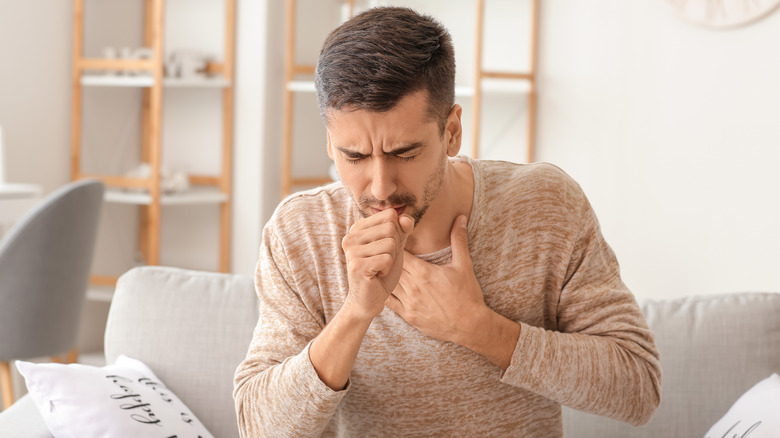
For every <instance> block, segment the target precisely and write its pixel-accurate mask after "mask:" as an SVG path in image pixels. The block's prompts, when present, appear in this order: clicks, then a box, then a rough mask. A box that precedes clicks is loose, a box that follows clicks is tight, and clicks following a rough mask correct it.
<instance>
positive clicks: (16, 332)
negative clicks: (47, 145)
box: [0, 180, 103, 408]
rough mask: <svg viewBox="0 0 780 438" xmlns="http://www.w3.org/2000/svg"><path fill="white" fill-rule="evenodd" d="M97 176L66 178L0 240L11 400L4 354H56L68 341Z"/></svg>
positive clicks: (91, 234) (91, 232) (2, 347)
mask: <svg viewBox="0 0 780 438" xmlns="http://www.w3.org/2000/svg"><path fill="white" fill-rule="evenodd" d="M102 202H103V183H101V182H99V181H95V180H82V181H77V182H73V183H70V184H67V185H65V186H63V187H61V188H60V189H58V190H56V191H55V192H53V193H51V194H50V195H49V196H47V197H46V198H44V199H43V200H42V201H41V202H40V203H39V204H38V205H36V206H35V207H34V208H33V209H32V210H31V211H29V212H28V213H27V214H26V215H25V216H24V217H23V218H21V219H20V220H19V221H18V222H17V223H16V224H15V225H14V226H13V227H12V228H11V229H10V230H9V231H8V233H7V234H6V235H5V236H3V238H2V240H0V302H1V303H2V305H0V336H1V337H0V384H1V385H2V390H3V391H2V392H3V400H4V403H3V406H4V408H7V407H8V406H10V405H11V404H12V403H13V400H14V399H13V390H12V385H11V384H12V381H11V369H10V365H9V361H10V360H12V359H29V358H34V357H44V356H57V355H61V354H63V353H66V352H68V351H70V350H71V349H72V348H73V347H74V345H75V342H76V335H77V330H78V327H79V319H80V317H81V308H82V306H83V304H84V299H85V296H86V290H87V283H88V281H89V271H90V266H91V264H92V252H93V248H94V246H95V237H96V234H97V226H98V219H99V216H100V207H101V205H102Z"/></svg>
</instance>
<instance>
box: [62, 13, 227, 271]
mask: <svg viewBox="0 0 780 438" xmlns="http://www.w3.org/2000/svg"><path fill="white" fill-rule="evenodd" d="M139 1H140V0H139ZM223 1H224V5H225V27H224V29H225V38H224V52H223V60H222V62H211V63H209V65H208V66H207V72H208V73H209V77H204V78H194V79H179V78H166V77H165V76H164V61H163V60H164V54H165V51H164V48H165V44H164V41H163V39H164V34H165V32H164V26H165V19H164V11H165V7H164V6H165V5H164V0H143V2H144V38H143V42H144V46H145V47H148V48H151V49H152V53H153V55H152V56H151V58H150V59H142V60H122V59H96V58H87V57H85V56H84V49H83V47H84V0H74V8H73V9H74V17H73V20H74V26H73V70H72V112H71V113H72V121H71V124H72V125H71V179H72V180H77V179H81V178H98V179H100V180H102V181H103V182H104V183H105V184H106V185H107V186H108V187H109V189H108V190H107V191H106V195H105V201H106V202H109V203H121V204H134V205H138V206H139V215H140V217H139V224H140V225H139V239H138V249H139V251H140V253H141V254H142V255H143V259H144V262H145V263H147V264H149V265H157V264H159V261H160V220H161V214H162V212H161V207H162V206H164V205H197V204H215V205H218V206H219V210H220V212H219V218H220V219H219V221H220V225H219V242H220V243H219V270H220V271H222V272H228V271H229V270H230V217H231V190H232V187H231V180H232V155H233V98H234V97H233V72H234V57H235V15H236V0H223ZM101 70H103V71H104V70H112V71H119V72H129V71H133V72H139V71H140V72H142V74H140V75H105V74H95V73H94V72H95V71H101ZM83 87H138V88H141V89H142V105H141V106H142V107H141V145H140V152H141V153H140V158H141V161H142V162H146V163H149V165H150V167H151V169H152V171H151V177H150V178H148V179H141V178H127V177H124V176H117V175H95V174H87V173H84V172H83V171H82V168H81V157H82V138H81V137H82V131H81V130H82V113H83V112H82V93H83ZM170 87H189V88H218V89H221V93H222V109H221V113H222V138H221V146H220V147H221V158H222V165H221V170H220V172H219V174H218V175H190V176H189V180H190V184H191V185H192V186H196V187H194V188H193V189H192V190H190V191H188V192H185V193H180V194H176V195H165V194H163V193H162V191H161V188H160V182H161V181H160V168H161V156H162V147H161V144H162V132H163V126H162V113H163V91H164V89H165V88H170ZM115 282H116V278H113V277H110V276H101V275H93V277H92V284H93V285H99V286H111V285H113V284H114V283H115Z"/></svg>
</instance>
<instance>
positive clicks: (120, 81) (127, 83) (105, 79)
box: [81, 75, 230, 88]
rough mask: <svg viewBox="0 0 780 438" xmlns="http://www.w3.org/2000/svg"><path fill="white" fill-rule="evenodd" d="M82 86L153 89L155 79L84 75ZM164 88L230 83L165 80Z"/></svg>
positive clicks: (217, 79) (215, 79) (216, 79)
mask: <svg viewBox="0 0 780 438" xmlns="http://www.w3.org/2000/svg"><path fill="white" fill-rule="evenodd" d="M81 85H85V86H92V87H151V86H152V85H154V78H153V77H152V76H148V75H138V76H120V75H84V76H82V77H81ZM163 86H165V87H166V88H168V87H179V88H226V87H229V86H230V81H228V80H227V79H225V78H223V77H213V78H205V77H196V78H165V79H163Z"/></svg>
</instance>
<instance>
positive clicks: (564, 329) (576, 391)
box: [501, 194, 661, 425]
mask: <svg viewBox="0 0 780 438" xmlns="http://www.w3.org/2000/svg"><path fill="white" fill-rule="evenodd" d="M582 201H583V202H582V204H581V215H580V222H579V229H578V230H577V232H576V234H574V235H576V236H577V237H576V242H575V243H574V245H573V250H572V253H571V257H570V259H569V263H568V266H567V268H566V274H565V278H564V279H563V281H562V285H563V286H562V288H561V290H560V297H559V300H558V308H557V313H556V316H557V326H558V327H557V330H555V331H552V330H545V329H544V328H541V327H535V326H531V325H528V324H523V323H521V334H520V337H519V339H518V341H517V344H516V346H515V350H514V353H513V356H512V360H511V363H510V366H509V368H508V369H507V370H506V372H505V373H504V375H503V376H502V378H501V380H502V382H505V383H508V384H511V385H515V386H518V387H521V388H524V389H527V390H529V391H532V392H534V393H537V394H540V395H543V396H545V397H547V398H549V399H551V400H554V401H556V402H558V403H560V404H562V405H565V406H569V407H571V408H574V409H578V410H582V411H586V412H590V413H594V414H597V415H603V416H607V417H610V418H613V419H616V420H620V421H624V422H627V423H630V424H632V425H641V424H644V423H647V422H648V421H649V420H650V418H651V417H652V415H653V413H654V412H655V410H656V408H657V407H658V405H659V403H660V399H661V366H660V363H659V353H658V350H657V348H656V346H655V341H654V337H653V334H652V333H651V332H650V330H649V328H648V326H647V322H646V321H645V319H644V316H643V315H642V312H641V310H640V308H639V306H638V305H637V303H636V300H635V299H634V296H633V294H632V293H631V292H630V291H629V290H628V288H627V287H626V286H625V285H624V284H623V282H622V280H621V279H620V272H619V266H618V262H617V259H616V258H615V255H614V253H613V251H612V249H611V248H610V247H609V246H608V245H607V243H606V242H605V240H604V237H603V236H602V234H601V231H600V228H599V224H598V221H597V219H596V215H595V213H594V212H593V209H592V208H591V206H590V204H589V202H588V201H587V198H585V196H584V194H583V195H582Z"/></svg>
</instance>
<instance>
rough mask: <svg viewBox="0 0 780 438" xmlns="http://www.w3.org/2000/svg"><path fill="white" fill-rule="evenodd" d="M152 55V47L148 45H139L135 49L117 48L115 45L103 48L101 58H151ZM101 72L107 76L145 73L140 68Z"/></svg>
mask: <svg viewBox="0 0 780 438" xmlns="http://www.w3.org/2000/svg"><path fill="white" fill-rule="evenodd" d="M153 56H154V49H152V48H150V47H139V48H136V49H132V48H130V47H122V48H119V49H117V48H116V47H110V46H108V47H104V48H103V58H104V59H109V60H114V59H122V60H128V61H129V60H143V59H152V57H153ZM103 73H104V74H105V75H107V76H112V75H113V76H125V75H127V76H137V75H143V74H146V73H145V72H144V71H142V70H104V71H103Z"/></svg>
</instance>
